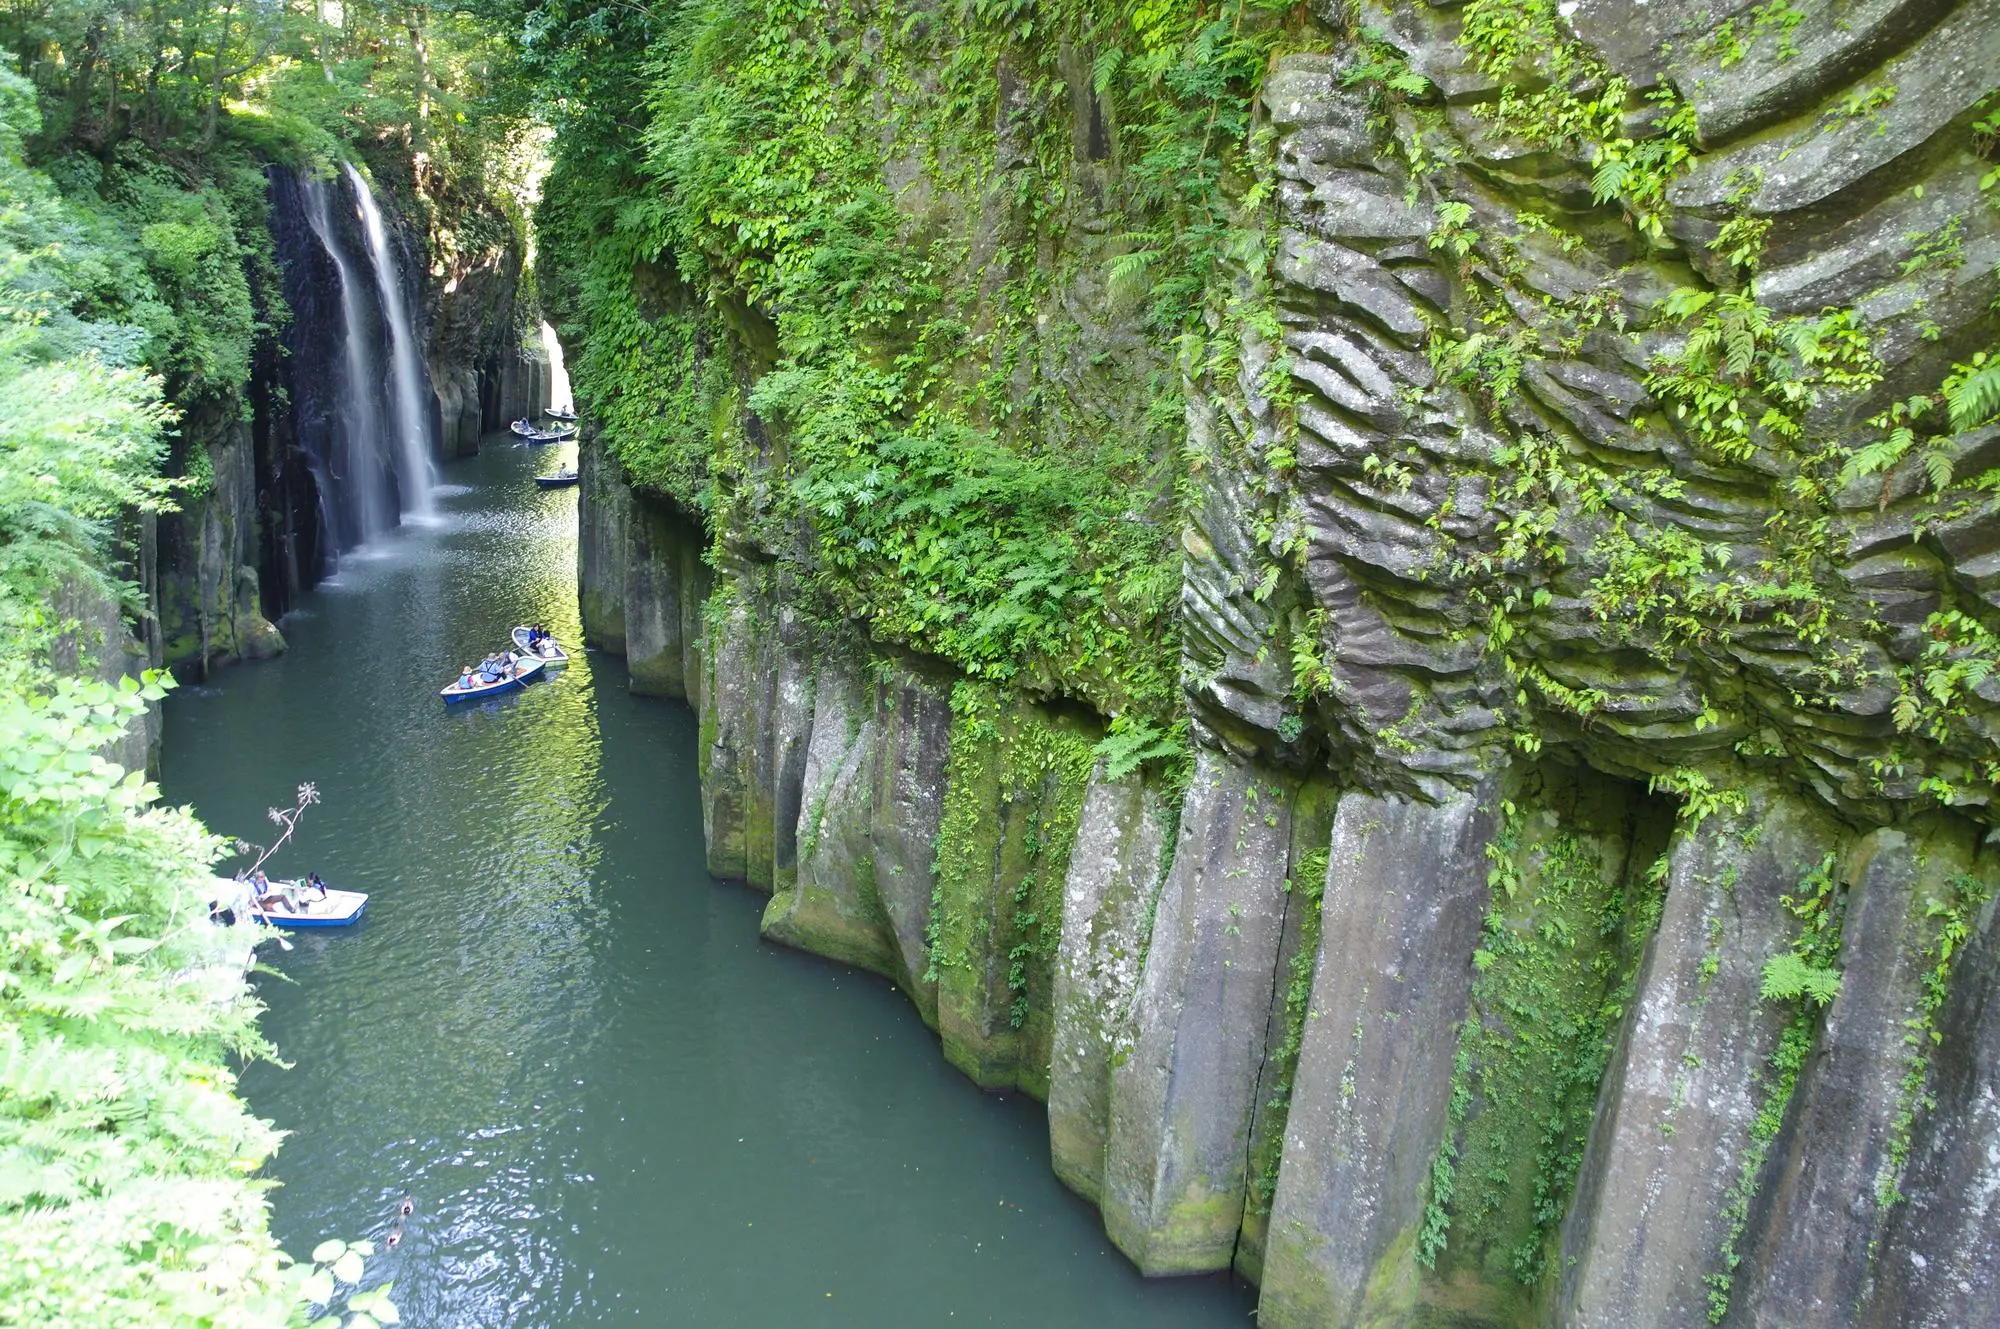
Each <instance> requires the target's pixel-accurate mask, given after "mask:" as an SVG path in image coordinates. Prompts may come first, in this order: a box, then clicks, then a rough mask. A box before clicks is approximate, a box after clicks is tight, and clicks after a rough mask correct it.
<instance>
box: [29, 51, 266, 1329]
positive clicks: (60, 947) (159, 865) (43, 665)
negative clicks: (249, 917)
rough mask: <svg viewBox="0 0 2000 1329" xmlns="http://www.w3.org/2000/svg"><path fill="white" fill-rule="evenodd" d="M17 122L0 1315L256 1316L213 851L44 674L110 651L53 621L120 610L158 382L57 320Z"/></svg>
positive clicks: (245, 1152) (80, 323)
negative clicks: (216, 983)
mask: <svg viewBox="0 0 2000 1329" xmlns="http://www.w3.org/2000/svg"><path fill="white" fill-rule="evenodd" d="M33 127H34V105H33V100H32V98H31V97H30V96H28V95H27V91H26V88H25V86H24V85H23V83H22V81H21V80H20V79H19V78H18V77H17V76H15V75H13V74H12V73H9V72H5V71H0V200H4V203H0V416H4V418H5V419H6V420H7V422H8V423H7V428H6V430H5V431H4V433H0V634H4V635H5V637H6V639H7V641H8V643H9V650H8V652H7V656H6V659H5V660H4V661H0V938H4V943H0V1321H4V1322H6V1323H9V1324H38V1325H50V1326H71V1325H74V1326H78V1327H79V1329H84V1327H86V1326H87V1327H88V1329H110V1327H112V1326H123V1325H132V1326H138V1325H145V1326H156V1325H189V1326H193V1325H197V1324H217V1323H243V1324H256V1323H263V1324H281V1323H284V1322H285V1321H286V1320H287V1319H288V1318H289V1315H290V1311H291V1309H292V1305H293V1303H294V1302H295V1300H296V1298H295V1296H294V1295H293V1293H292V1291H291V1289H290V1288H289V1287H288V1285H287V1283H286V1281H285V1278H284V1275H283V1272H282V1269H281V1257H280V1254H279V1252H278V1250H277V1247H276V1245H275V1244H274V1243H273V1242H272V1240H271V1238H270V1236H269V1234H268V1232H267V1230H266V1227H265V1210H264V1203H263V1198H262V1194H261V1189H262V1188H261V1187H260V1186H259V1185H258V1184H256V1183H254V1182H253V1181H251V1180H250V1177H249V1174H250V1173H251V1172H252V1171H253V1170H254V1169H255V1168H256V1166H257V1165H258V1164H259V1163H260V1162H261V1161H262V1160H263V1158H264V1157H265V1156H267V1155H268V1154H269V1152H270V1151H271V1149H272V1148H273V1147H274V1146H275V1144H276V1142H277V1136H276V1133H275V1132H274V1131H272V1129H271V1128H270V1126H269V1125H268V1124H267V1123H264V1122H261V1121H257V1120H255V1119H254V1118H252V1117H251V1116H250V1115H249V1114H248V1113H247V1112H246V1111H245V1110H244V1107H243V1104H242V1103H241V1101H240V1100H239V1099H237V1098H236V1096H235V1094H234V1092H233V1087H234V1083H235V1080H234V1075H233V1073H232V1071H231V1069H230V1058H232V1057H236V1056H243V1055H257V1054H259V1053H261V1052H263V1051H264V1050H265V1048H264V1044H263V1041H262V1039H261V1038H260V1037H259V1036H258V1033H257V1029H256V1024H255V1014H256V1008H255V1006H254V1005H253V1004H252V1003H251V1002H250V1001H249V1000H248V998H247V992H246V991H245V989H244V988H243V986H242V983H241V980H240V972H239V971H229V972H228V974H227V976H228V978H229V979H230V980H231V981H230V982H229V984H228V988H229V992H228V993H227V997H228V999H227V1000H224V1001H221V1002H219V1003H218V1002H217V1001H216V1000H215V999H214V997H213V996H212V995H211V986H212V985H210V984H208V983H205V982H204V981H202V979H203V974H204V973H205V972H206V971H207V970H208V969H209V967H210V966H212V965H214V964H216V963H217V959H218V957H217V956H216V955H215V954H214V944H213V937H214V935H215V932H216V930H215V929H213V928H211V927H210V926H209V924H208V911H207V906H206V903H205V894H204V892H205V888H206V886H207V884H208V881H209V873H208V869H209V865H210V864H211V863H213V862H214V861H215V859H216V858H217V857H219V856H220V853H221V843H220V842H219V841H218V840H217V839H216V838H215V837H213V836H211V835H209V834H208V833H207V832H206V831H205V830H203V829H202V827H201V826H200V825H199V824H198V823H196V822H195V821H194V819H193V818H192V817H190V816H188V815H187V814H185V813H183V812H170V811H166V810H163V809H160V808H157V807H155V806H153V804H154V802H155V800H156V799H157V796H158V795H157V791H156V790H155V789H153V787H152V786H150V785H148V784H146V783H145V781H144V779H143V777H142V776H141V775H139V774H128V773H127V772H125V771H123V770H122V769H120V768H119V767H117V766H116V765H113V764H112V763H110V762H109V761H107V760H106V759H105V758H104V757H103V756H102V755H100V754H101V753H102V752H103V750H104V749H105V748H106V747H107V746H108V745H110V744H113V743H115V742H116V741H117V740H118V739H119V738H120V737H121V736H122V735H123V734H124V732H125V730H126V728H127V727H128V726H129V725H131V724H132V723H133V722H134V721H135V719H136V718H137V717H138V716H139V715H140V714H142V713H143V712H144V710H145V708H146V704H147V703H148V702H149V701H153V700H157V699H158V698H159V696H160V695H161V691H160V689H159V687H158V686H157V685H156V684H151V683H149V684H147V685H145V686H143V687H142V686H141V685H140V684H139V683H138V682H137V681H135V680H130V679H128V680H125V681H124V683H123V684H121V685H119V686H116V687H114V686H111V685H109V684H105V683H101V682H96V681H86V680H79V679H73V678H61V677H58V676H57V674H56V673H55V671H54V669H53V667H52V663H51V661H52V659H53V657H54V656H55V654H56V652H57V651H58V648H59V647H60V646H62V645H63V644H64V643H68V644H69V645H70V646H71V647H72V648H73V649H74V650H75V652H76V653H79V654H81V655H83V656H84V658H85V659H89V658H91V657H92V656H93V655H94V653H95V652H96V651H97V650H99V649H103V648H106V647H108V646H110V645H111V643H102V642H92V641H88V640H85V639H83V635H82V629H81V627H80V625H79V624H78V623H77V622H76V621H75V619H74V618H72V617H71V616H70V614H69V613H67V612H65V611H64V610H63V609H62V608H59V606H64V605H76V604H79V603H81V602H83V601H87V600H89V599H91V598H97V599H101V600H108V601H111V602H113V603H116V602H117V601H118V600H120V599H121V598H124V595H125V588H124V587H123V586H122V585H121V584H120V582H119V580H118V578H117V577H116V576H115V574H114V573H113V572H112V571H111V533H112V532H111V527H112V523H113V521H114V519H115V518H117V517H118V516H120V515H121V514H122V513H124V512H126V511H129V510H131V509H134V508H142V509H151V510H156V511H157V510H159V509H160V508H161V507H162V506H163V505H164V504H165V503H166V501H167V500H168V498H169V487H168V486H166V485H163V484H162V483H161V482H160V481H159V480H158V478H157V476H156V468H157V465H158V461H159V456H160V453H161V450H162V449H161V440H160V430H161V428H162V426H163V424H164V421H165V412H164V410H163V408H162V406H161V400H160V384H159V381H158V380H157V379H156V378H152V377H149V376H147V375H145V374H143V373H142V372H140V371H139V370H137V369H135V368H132V367H130V365H129V363H128V364H120V363H118V362H116V361H111V360H108V359H107V357H106V354H105V352H106V350H107V348H117V347H118V346H120V345H121V344H125V345H129V344H130V342H131V341H132V340H134V339H133V338H131V337H129V336H126V335H125V334H124V333H123V331H122V330H121V329H120V328H119V327H118V326H116V325H111V326H107V325H105V324H102V323H94V322H92V321H90V320H88V319H87V318H83V317H79V316H78V315H77V314H76V313H75V310H76V309H77V307H78V304H79V302H78V299H77V296H78V290H77V287H76V286H75V285H73V284H72V277H71V274H72V273H74V272H75V271H76V270H77V268H78V266H79V264H78V263H77V262H76V261H75V258H74V256H72V255H69V254H66V253H65V252H64V250H63V248H62V247H61V245H62V241H64V240H66V239H68V238H69V237H71V236H74V235H76V234H78V233H80V232H81V230H82V226H81V223H80V222H79V220H78V219H77V218H76V217H75V216H74V215H73V214H72V213H71V212H70V211H69V209H68V208H67V207H66V206H65V205H64V203H63V201H62V199H61V197H60V196H59V195H58V194H57V192H56V190H55V188H54V186H53V185H52V184H51V183H50V181H49V180H48V179H47V178H46V177H44V176H42V175H40V174H38V173H36V172H34V171H31V170H29V169H28V168H27V167H26V166H25V165H24V164H23V162H22V160H21V148H22V136H23V133H24V131H31V130H32V129H33ZM236 959H237V960H238V961H239V962H240V959H241V957H240V956H238V957H236Z"/></svg>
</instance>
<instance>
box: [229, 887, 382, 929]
mask: <svg viewBox="0 0 2000 1329" xmlns="http://www.w3.org/2000/svg"><path fill="white" fill-rule="evenodd" d="M271 885H272V888H273V889H272V893H271V894H269V895H266V896H265V897H264V900H263V902H261V903H259V904H257V905H256V906H255V908H254V912H253V913H252V915H251V917H253V918H260V919H262V920H263V921H264V922H266V923H271V924H274V925H276V926H278V927H281V928H344V927H346V926H347V925H348V924H350V923H352V922H354V921H355V920H356V919H358V918H360V917H361V912H362V911H363V910H364V909H366V908H367V907H368V893H367V892H366V891H336V890H334V889H333V888H332V887H328V888H327V892H326V895H325V896H324V897H322V896H321V895H320V893H319V892H318V891H316V890H314V889H313V888H312V887H310V886H308V885H306V884H305V883H304V882H298V881H278V882H272V883H271Z"/></svg>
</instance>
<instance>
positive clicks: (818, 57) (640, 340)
mask: <svg viewBox="0 0 2000 1329" xmlns="http://www.w3.org/2000/svg"><path fill="white" fill-rule="evenodd" d="M535 13H536V16H537V17H535V18H534V19H531V24H530V29H531V32H532V33H533V34H535V37H534V42H532V43H531V47H532V46H534V44H535V43H542V42H545V41H546V40H547V39H545V38H544V37H543V36H542V35H541V34H543V33H551V32H562V33H564V34H575V35H576V36H578V37H579V38H580V39H581V40H582V41H583V42H584V43H585V49H586V50H589V51H593V52H594V55H593V56H592V57H591V58H590V59H589V60H588V61H587V62H582V63H580V60H581V57H576V56H564V57H562V58H561V59H560V60H557V58H556V57H555V56H554V55H553V54H551V55H550V56H549V57H548V58H549V59H550V60H551V68H552V69H554V68H557V67H560V68H561V69H562V70H563V73H564V76H565V77H568V78H571V79H574V78H576V77H579V76H580V75H586V74H587V76H589V77H591V78H594V79H597V80H599V82H601V83H602V84H604V85H606V86H608V87H611V88H614V89H619V90H622V91H623V92H625V93H626V94H627V95H630V96H633V97H634V98H635V99H636V100H635V102H634V103H633V104H631V105H629V106H628V107H626V108H624V109H622V110H621V111H620V112H619V113H618V115H617V117H616V118H615V120H608V119H607V117H606V111H605V107H604V104H603V103H602V102H598V103H596V104H595V105H594V106H593V107H589V108H586V107H583V106H578V107H577V108H576V109H575V120H574V121H573V122H565V123H564V125H563V126H562V128H561V129H560V130H559V134H558V139H557V162H556V166H555V168H554V171H553V172H552V174H551V177H550V182H549V190H548V203H547V205H546V207H545V210H544V215H545V217H546V218H547V220H546V221H545V223H544V225H543V228H542V242H543V253H544V255H545V260H544V261H545V265H546V266H548V267H549V268H550V269H552V270H553V273H554V276H553V277H552V279H551V284H550V289H551V290H556V289H560V290H561V292H562V293H563V301H564V302H565V303H567V304H568V305H569V307H570V308H569V313H568V319H569V321H568V322H567V323H566V324H565V330H566V333H567V335H568V336H569V338H570V340H571V342H572V344H573V345H576V346H579V347H580V348H581V349H580V351H579V352H578V354H577V355H576V357H575V359H576V364H575V381H576V384H577V387H578V391H579V395H580V397H581V398H582V399H583V400H585V401H586V402H587V403H588V404H589V405H590V407H591V409H592V410H593V411H594V412H595V413H596V415H597V416H598V417H599V418H600V419H601V420H603V421H604V437H605V439H606V442H607V444H608V445H609V446H610V448H611V449H612V450H613V451H614V452H615V453H616V454H617V455H618V456H619V457H620V459H621V460H622V461H623V462H624V463H625V465H626V468H627V470H628V472H629V473H630V474H631V475H632V477H633V478H634V479H635V480H636V481H637V482H638V483H640V484H642V485H644V486H646V487H649V488H653V489H656V490H659V491H662V492H666V493H668V494H670V495H672V496H673V497H675V498H676V499H677V500H679V501H680V502H681V503H682V504H683V505H685V506H688V507H690V508H699V509H701V510H703V511H705V512H706V514H707V516H708V518H709V520H710V522H711V524H712V526H713V528H714V529H715V530H716V531H717V532H718V533H719V534H720V535H722V536H724V537H725V538H730V539H746V538H747V539H751V540H754V541H756V542H757V543H760V544H762V545H764V546H765V547H767V548H769V549H771V550H773V551H775V552H778V553H779V554H780V555H781V556H782V557H786V558H789V559H791V560H793V561H794V563H795V566H796V568H797V570H798V572H799V578H798V580H799V583H800V585H801V587H802V589H803V590H804V591H805V592H806V599H807V600H808V601H809V602H810V604H811V605H812V606H813V607H814V608H815V611H816V612H819V613H821V614H823V615H825V616H826V617H828V618H834V619H839V620H843V621H846V622H859V623H861V624H863V625H864V626H865V628H866V630H867V631H868V632H869V633H870V634H871V635H873V636H874V637H876V638H877V639H878V640H882V641H885V642H893V643H897V644H903V645H909V646H913V647H915V648H917V649H920V650H923V651H926V652H929V653H932V654H935V655H939V656H942V657H944V658H946V659H948V660H950V661H951V662H952V663H954V664H955V665H957V666H958V667H959V668H961V669H962V670H963V671H964V672H966V673H967V674H969V675H971V676H973V677H975V678H980V679H984V680H989V681H995V682H1004V681H1017V682H1025V683H1028V684H1030V685H1033V686H1036V687H1038V688H1041V689H1045V690H1056V691H1065V692H1068V693H1070V694H1071V695H1076V696H1080V697H1083V698H1085V699H1087V700H1089V701H1091V702H1092V703H1093V704H1094V705H1095V706H1096V707H1097V708H1098V709H1099V710H1100V711H1101V712H1102V713H1104V714H1106V715H1108V716H1113V717H1128V716H1129V717H1130V718H1129V719H1127V720H1126V722H1125V723H1124V724H1123V725H1122V726H1121V727H1120V729H1119V730H1118V731H1117V735H1118V736H1119V737H1120V738H1122V739H1128V745H1129V747H1130V748H1131V750H1132V752H1134V753H1145V754H1146V755H1147V757H1151V756H1153V755H1157V754H1158V753H1159V752H1162V751H1165V750H1166V749H1165V747H1164V746H1163V745H1165V744H1168V743H1171V742H1172V741H1173V737H1172V726H1173V724H1174V722H1175V720H1176V719H1177V718H1178V708H1177V706H1176V704H1175V687H1174V684H1175V672H1176V665H1177V661H1176V651H1175V649H1174V642H1173V634H1172V632H1171V630H1170V626H1169V625H1170V615H1171V611H1172V608H1173V605H1174V602H1175V593H1176V591H1177V589H1178V583H1179V553H1178V551H1177V549H1176V548H1175V546H1174V544H1173V542H1172V535H1173V532H1174V529H1175V527H1176V522H1175V521H1174V519H1173V513H1174V511H1175V503H1176V499H1177V495H1176V479H1177V477H1176V476H1175V475H1174V473H1173V468H1172V466H1171V459H1172V458H1173V457H1174V455H1175V453H1176V451H1177V447H1176V442H1175V441H1176V440H1177V438H1178V436H1179V434H1180V421H1181V414H1182V396H1181V386H1180V385H1181V377H1182V369H1183V364H1182V363H1181V362H1177V360H1176V357H1175V354H1174V352H1175V351H1176V349H1178V350H1179V351H1180V352H1181V360H1182V361H1186V362H1187V363H1191V364H1193V365H1196V366H1199V365H1200V364H1201V363H1202V362H1203V361H1204V360H1205V358H1206V357H1207V356H1208V355H1209V354H1210V351H1211V349H1212V347H1214V346H1221V345H1224V344H1226V343H1227V342H1228V341H1229V339H1228V338H1227V337H1213V338H1212V337H1211V333H1212V332H1213V329H1212V328H1211V326H1210V321H1209V316H1210V315H1211V314H1212V313H1214V312H1215V311H1216V310H1217V309H1218V308H1220V307H1222V306H1232V307H1233V306H1235V305H1237V304H1240V301H1238V299H1237V298H1236V296H1235V295H1234V294H1233V293H1232V292H1230V291H1228V290H1226V289H1224V288H1225V287H1226V283H1225V282H1224V280H1223V276H1222V274H1223V273H1224V272H1225V270H1227V269H1228V266H1229V265H1230V264H1231V263H1233V262H1234V261H1235V257H1234V253H1233V250H1241V249H1245V248H1246V247H1248V248H1249V249H1252V250H1256V251H1261V249H1262V247H1263V245H1264V242H1265V238H1266V237H1265V233H1264V231H1263V229H1261V228H1259V227H1257V226H1251V227H1248V228H1244V227H1239V226H1236V225H1235V223H1234V221H1233V219H1234V218H1235V217H1236V215H1237V211H1238V209H1239V207H1240V204H1241V200H1240V199H1238V198H1236V197H1234V194H1233V192H1232V191H1234V192H1235V193H1240V192H1241V184H1240V182H1237V181H1235V180H1233V179H1232V177H1231V174H1230V173H1231V171H1232V170H1233V169H1235V168H1236V165H1237V164H1240V163H1242V162H1244V161H1246V160H1247V159H1248V156H1249V154H1250V137H1251V134H1250V130H1251V114H1250V107H1251V98H1252V96H1253V94H1254V92H1255V88H1256V84H1257V81H1258V79H1259V77H1260V76H1261V73H1262V71H1263V68H1264V66H1265V64H1266V62H1267V60H1268V56H1269V53H1270V51H1271V50H1272V49H1274V47H1275V46H1276V44H1277V43H1278V42H1279V41H1280V40H1282V39H1283V27H1282V24H1281V23H1280V21H1279V20H1280V17H1281V15H1282V13H1283V10H1282V8H1281V7H1277V6H1273V7H1270V8H1260V7H1259V6H1258V4H1256V3H1252V2H1251V0H1234V3H1231V4H1227V5H1224V6H1223V7H1222V8H1220V9H1219V10H1210V9H1205V8H1202V7H1199V6H1195V5H1191V4H1184V3H1179V2H1178V0H1176V2H1174V3H1165V4H1149V5H1144V6H1140V7H1139V8H1138V9H1136V10H1134V11H1132V12H1130V13H1116V14H1111V13H1105V12H1101V11H1098V10H1096V9H1095V8H1093V7H1090V6H1084V5H1080V4H1063V5H1057V6H1052V7H1047V6H1044V7H1031V6H1028V5H1025V4H1022V3H1018V2H1016V3H1005V2H995V0H968V2H966V3H960V4H956V5H954V6H952V7H951V9H950V12H949V13H945V14H933V13H931V12H929V11H924V10H917V9H911V10H903V9H900V8H898V7H896V6H894V5H891V4H871V3H844V4H840V5H836V6H833V7H832V8H830V9H828V8H822V7H819V6H807V7H802V6H799V5H796V4H793V3H789V0H705V2H704V3H700V4H692V5H688V6H685V7H683V8H681V9H679V10H677V11H674V12H672V13H671V14H665V15H660V16H656V17H654V18H651V19H649V20H647V21H645V22H643V23H641V22H638V21H637V20H635V19H632V18H631V17H629V16H611V15H609V13H608V11H603V10H586V9H570V8H566V7H560V6H545V7H543V8H541V9H539V10H537V11H535ZM593 43H594V44H593ZM552 49H553V48H552V46H551V51H552ZM634 118H639V119H641V121H642V123H644V124H645V125H646V126H647V131H646V133H645V135H644V137H643V140H642V144H643V147H634V146H633V138H632V134H631V124H632V120H633V119H634ZM1100 162H1101V163H1102V164H1099V163H1100ZM1254 207H1255V205H1254V204H1253V211H1254ZM746 411H747V414H746ZM1122 751H1123V749H1121V754H1122ZM1112 755H1119V754H1112ZM1121 759H1122V757H1121Z"/></svg>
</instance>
